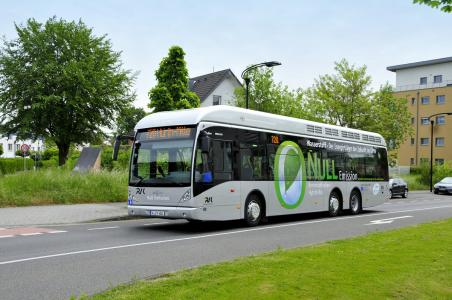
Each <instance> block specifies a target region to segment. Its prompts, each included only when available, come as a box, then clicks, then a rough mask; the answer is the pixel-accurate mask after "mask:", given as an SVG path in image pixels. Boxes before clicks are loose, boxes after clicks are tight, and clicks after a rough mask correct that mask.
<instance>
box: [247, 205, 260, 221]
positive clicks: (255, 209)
mask: <svg viewBox="0 0 452 300" xmlns="http://www.w3.org/2000/svg"><path fill="white" fill-rule="evenodd" d="M260 213H261V208H260V206H259V204H257V203H256V202H254V201H252V202H250V204H249V205H248V215H249V216H250V217H251V219H253V220H256V219H257V218H259V215H260Z"/></svg>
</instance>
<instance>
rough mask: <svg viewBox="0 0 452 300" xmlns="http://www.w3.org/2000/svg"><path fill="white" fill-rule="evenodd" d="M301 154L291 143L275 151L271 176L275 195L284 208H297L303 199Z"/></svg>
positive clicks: (304, 179)
mask: <svg viewBox="0 0 452 300" xmlns="http://www.w3.org/2000/svg"><path fill="white" fill-rule="evenodd" d="M305 170H306V169H305V163H304V157H303V152H301V149H300V147H299V146H298V145H297V144H296V143H294V142H291V141H285V142H283V143H282V144H281V145H279V147H278V150H277V151H276V156H275V162H274V168H273V176H274V183H275V193H276V197H278V200H279V202H280V203H281V205H282V206H283V207H285V208H297V207H298V206H299V205H300V204H301V202H302V201H303V198H304V192H305V189H306V172H305Z"/></svg>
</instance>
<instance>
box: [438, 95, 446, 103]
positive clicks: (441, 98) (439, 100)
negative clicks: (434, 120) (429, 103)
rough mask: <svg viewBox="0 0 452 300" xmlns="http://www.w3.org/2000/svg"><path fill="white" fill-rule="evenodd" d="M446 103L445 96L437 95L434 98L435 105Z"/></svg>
mask: <svg viewBox="0 0 452 300" xmlns="http://www.w3.org/2000/svg"><path fill="white" fill-rule="evenodd" d="M444 103H446V96H444V95H438V96H436V104H444Z"/></svg>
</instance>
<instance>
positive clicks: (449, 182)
mask: <svg viewBox="0 0 452 300" xmlns="http://www.w3.org/2000/svg"><path fill="white" fill-rule="evenodd" d="M433 188H434V190H433V192H434V193H435V194H439V193H446V194H449V193H452V177H445V178H443V180H441V181H440V182H438V183H437V184H435V185H434V186H433Z"/></svg>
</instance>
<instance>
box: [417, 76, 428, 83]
mask: <svg viewBox="0 0 452 300" xmlns="http://www.w3.org/2000/svg"><path fill="white" fill-rule="evenodd" d="M419 84H427V77H421V79H420V81H419Z"/></svg>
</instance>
